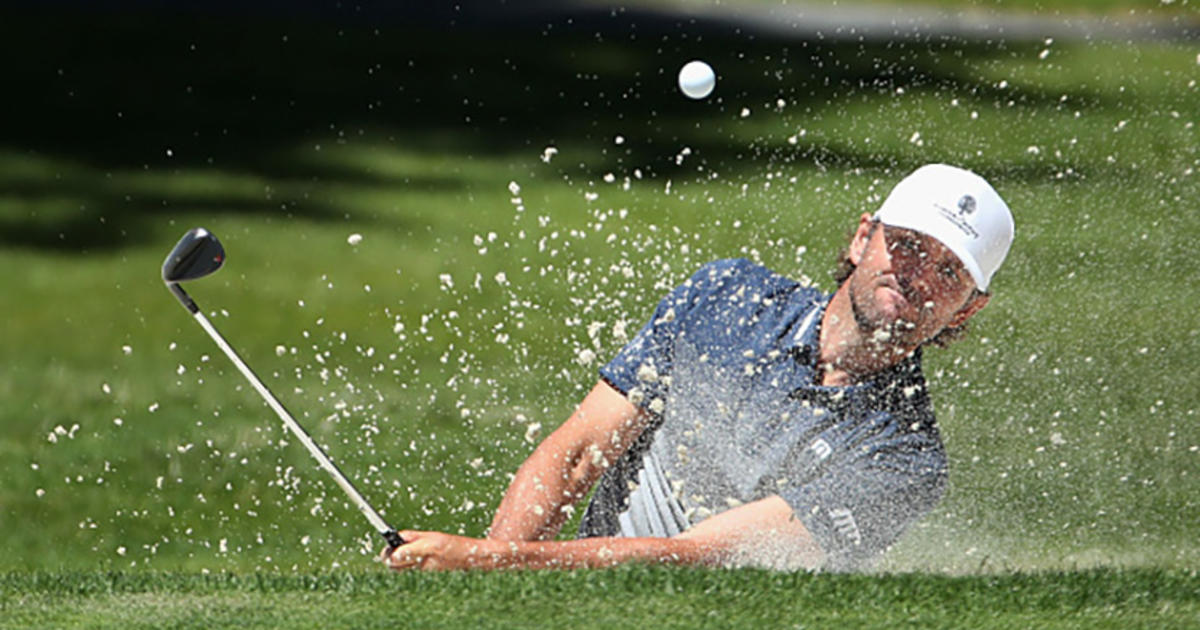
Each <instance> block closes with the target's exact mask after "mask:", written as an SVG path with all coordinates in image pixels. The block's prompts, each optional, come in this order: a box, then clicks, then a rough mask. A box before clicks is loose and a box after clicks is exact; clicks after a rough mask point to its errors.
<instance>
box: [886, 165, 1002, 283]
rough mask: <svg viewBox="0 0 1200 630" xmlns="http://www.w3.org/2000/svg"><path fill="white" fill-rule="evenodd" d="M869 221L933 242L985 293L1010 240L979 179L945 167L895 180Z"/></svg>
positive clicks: (998, 202) (998, 205)
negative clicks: (943, 246)
mask: <svg viewBox="0 0 1200 630" xmlns="http://www.w3.org/2000/svg"><path fill="white" fill-rule="evenodd" d="M875 218H876V219H879V220H880V221H882V222H883V223H884V224H885V225H891V226H894V227H900V228H907V229H910V230H915V231H917V232H921V233H923V234H928V235H929V236H932V237H933V238H936V239H937V240H938V241H940V242H941V243H942V244H943V245H945V246H946V247H947V248H948V249H949V250H950V251H952V252H954V254H955V255H956V256H958V259H959V260H961V261H962V264H963V266H964V267H966V268H967V271H968V272H970V274H971V277H972V278H974V279H975V284H976V285H977V286H978V287H979V290H980V291H987V288H988V283H989V282H991V280H992V274H994V273H996V269H999V268H1000V263H1002V262H1004V257H1005V256H1006V255H1008V248H1009V246H1010V245H1012V240H1013V218H1012V212H1010V211H1009V209H1008V205H1007V204H1005V203H1004V200H1003V199H1001V198H1000V195H999V194H998V193H997V192H996V190H995V189H993V188H992V186H991V185H990V184H988V183H987V181H986V180H984V179H983V178H982V177H980V176H978V175H976V174H975V173H972V172H970V171H967V170H963V169H961V168H957V167H954V166H947V165H945V164H927V165H925V166H922V167H921V168H919V169H917V170H915V171H913V173H912V174H911V175H909V176H908V177H905V178H904V179H902V180H900V183H899V184H896V187H895V188H893V189H892V192H891V194H889V195H888V197H887V199H884V200H883V205H881V206H880V207H879V210H878V211H877V212H876V213H875Z"/></svg>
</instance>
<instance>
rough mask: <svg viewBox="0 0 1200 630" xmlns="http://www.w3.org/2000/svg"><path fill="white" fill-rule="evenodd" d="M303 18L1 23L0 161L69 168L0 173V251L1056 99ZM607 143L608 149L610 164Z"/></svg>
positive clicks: (450, 23)
mask: <svg viewBox="0 0 1200 630" xmlns="http://www.w3.org/2000/svg"><path fill="white" fill-rule="evenodd" d="M67 6H70V4H69V3H68V5H67ZM316 6H317V5H315V4H312V3H310V4H308V5H304V6H301V7H300V8H296V7H288V8H284V7H283V6H282V5H280V6H275V5H273V4H271V3H266V4H265V5H262V6H259V7H257V8H254V9H234V8H231V7H223V8H219V9H212V8H209V9H197V8H192V9H180V8H173V9H172V8H161V7H151V6H149V5H134V6H131V7H121V6H119V3H118V4H117V5H114V6H108V7H106V8H103V9H85V8H80V7H73V6H70V8H66V9H64V8H62V6H61V5H60V7H59V8H58V9H57V10H45V9H36V8H24V9H10V10H8V11H7V15H6V16H4V19H3V20H0V24H2V25H0V41H3V42H4V44H3V45H4V46H5V47H6V48H7V51H6V53H7V54H6V58H8V59H10V60H18V59H19V60H20V61H19V63H11V64H10V66H9V70H8V72H7V75H8V76H7V78H8V81H7V86H8V89H7V92H8V94H9V95H10V96H9V98H7V99H5V100H6V103H5V110H6V113H5V115H3V116H0V150H5V151H8V152H9V154H10V155H13V156H17V159H20V157H21V156H25V157H29V158H30V159H33V158H37V159H42V160H47V159H49V160H51V161H54V160H63V161H66V162H69V163H71V164H80V165H85V167H86V170H87V172H88V173H89V174H88V175H87V176H85V177H75V178H71V177H63V176H62V175H61V174H58V173H51V172H49V171H47V172H44V173H42V174H41V175H40V176H37V177H32V176H28V175H22V174H19V172H18V174H13V172H10V173H9V174H7V175H6V174H4V173H0V200H5V199H6V200H7V202H6V205H0V244H4V245H8V246H21V247H35V248H51V249H57V250H61V251H64V252H77V251H80V250H87V249H97V248H110V247H111V248H117V247H122V246H127V245H131V244H136V243H138V242H140V241H142V240H143V239H145V238H148V236H149V235H150V234H152V233H153V232H154V222H155V221H156V220H161V219H162V217H163V216H164V213H179V212H195V211H218V210H220V211H224V212H233V213H263V214H271V213H278V214H280V215H281V216H289V217H291V216H302V217H305V218H307V219H310V220H316V221H332V220H341V219H343V218H344V217H345V216H346V212H345V210H344V209H342V208H338V207H335V204H334V203H333V202H332V201H330V200H328V199H327V198H323V197H322V196H321V195H313V196H311V197H310V196H309V195H307V194H301V193H296V192H294V191H293V192H290V193H289V192H284V193H281V197H282V198H271V195H270V194H260V193H255V192H253V191H251V192H249V193H246V192H242V193H237V194H235V193H234V192H233V191H232V190H228V191H226V190H223V186H222V185H221V184H220V177H221V176H224V175H226V174H237V175H252V176H253V177H255V178H259V179H261V180H263V181H267V182H271V181H282V182H295V183H297V184H298V185H301V187H303V186H307V187H309V188H319V187H321V186H325V185H328V184H331V183H336V184H339V185H346V186H362V187H396V188H403V189H404V190H409V191H425V192H435V193H436V192H448V191H449V192H453V191H458V190H463V189H466V188H468V187H469V186H470V184H471V180H470V178H469V177H468V176H467V175H463V174H456V173H422V172H419V170H420V169H419V168H417V167H414V168H413V169H411V170H412V172H404V171H402V170H401V171H395V170H380V169H372V168H359V167H358V166H357V165H348V164H339V163H337V162H336V161H331V160H327V159H314V156H316V155H317V154H318V153H319V151H320V148H319V145H321V144H322V143H327V144H355V143H372V144H384V145H387V146H391V147H395V148H396V149H397V150H398V151H403V152H406V153H410V154H411V153H415V154H417V155H431V156H432V155H437V156H443V157H444V156H447V155H449V156H456V155H457V156H463V157H464V158H465V157H468V156H477V157H494V158H497V159H503V157H504V156H506V155H512V154H514V153H518V152H520V153H522V154H524V155H528V156H530V157H532V156H535V155H536V154H537V153H539V152H540V151H541V150H542V148H543V147H545V146H547V145H560V146H568V145H569V146H581V147H588V148H589V149H588V150H590V151H592V152H600V153H601V155H599V156H597V157H595V159H589V161H588V163H587V165H586V166H583V165H580V167H581V168H585V169H588V170H590V171H593V172H595V173H599V172H603V170H604V169H613V168H622V167H624V168H626V169H627V168H632V167H634V166H637V167H639V168H642V169H643V170H646V171H648V172H649V174H651V175H653V174H666V175H669V174H671V173H673V172H677V171H679V170H681V169H682V168H685V167H680V166H678V165H677V164H675V163H674V161H673V157H674V155H675V154H676V153H677V152H678V151H679V149H680V147H681V146H684V145H686V146H688V147H690V148H691V149H692V150H693V152H694V153H695V154H696V155H697V156H701V157H700V160H701V162H702V163H704V164H706V165H707V166H709V167H711V168H722V169H725V170H734V169H738V168H746V167H752V166H753V165H754V164H755V162H756V161H757V162H759V163H760V164H761V163H762V162H764V161H765V160H766V158H765V157H764V156H763V155H762V154H761V153H756V152H755V151H753V150H748V149H747V147H746V146H745V144H744V143H743V142H742V141H740V140H739V141H732V142H731V141H730V137H731V136H730V133H731V132H729V131H728V130H727V129H726V127H727V126H728V125H729V124H730V121H731V120H734V119H735V118H736V115H737V111H736V109H740V107H741V105H740V104H741V103H746V102H752V103H773V102H775V101H776V99H785V100H786V101H787V102H788V107H789V108H793V109H797V110H798V111H806V110H805V108H806V107H813V108H816V107H820V106H823V105H825V104H827V103H829V102H833V101H835V100H838V99H850V98H856V97H865V96H871V95H880V94H886V93H889V92H891V91H894V90H895V89H896V87H898V86H905V87H906V88H910V89H911V88H914V87H915V88H918V89H921V88H924V89H952V90H954V91H955V92H958V93H970V94H973V95H975V96H976V97H980V98H988V97H989V95H991V97H992V98H994V99H996V100H997V101H999V100H1011V99H1014V98H1015V99H1017V100H1018V101H1019V102H1021V103H1023V104H1025V105H1030V106H1046V107H1050V106H1052V105H1053V104H1054V103H1056V102H1057V101H1058V99H1059V98H1060V97H1061V96H1062V93H1061V91H1057V92H1055V93H1053V94H1050V93H1038V92H1036V91H1014V90H1013V89H1012V88H1009V89H1007V90H1005V91H1004V92H1003V94H1001V93H1000V92H999V88H997V87H995V86H992V85H990V84H986V83H981V82H979V79H978V76H977V75H978V73H974V74H975V76H969V73H968V72H967V71H966V70H964V69H965V68H968V67H969V64H970V63H974V62H982V60H985V59H987V58H991V57H1003V56H1006V55H1008V54H1009V52H1008V51H1006V50H1005V47H1004V45H1002V44H984V43H972V42H962V41H946V40H937V41H899V42H897V41H846V40H825V39H815V40H797V39H790V40H786V41H784V40H780V39H774V38H771V37H765V36H761V35H755V34H752V33H747V32H743V31H742V30H740V29H738V28H735V27H733V26H730V25H727V24H722V23H716V22H704V21H700V20H697V19H692V18H680V17H675V16H671V15H668V14H661V13H646V12H642V13H638V12H635V11H626V10H616V11H609V10H603V11H600V10H594V9H583V8H573V9H563V8H555V7H552V6H550V5H547V6H546V7H541V6H539V5H528V4H527V5H523V7H522V8H521V10H519V11H518V10H516V9H512V8H511V7H508V6H507V5H502V4H496V5H495V6H492V3H487V2H475V3H467V5H465V6H466V8H458V9H455V8H434V9H428V8H424V7H423V6H421V5H420V3H402V4H399V5H397V6H393V7H390V8H386V9H385V8H380V7H373V6H369V5H367V8H363V5H356V6H355V7H354V8H344V9H334V8H331V9H329V10H321V9H318V8H314V7H316ZM439 6H440V5H439ZM455 6H462V5H455ZM697 57H702V58H704V59H706V60H708V61H709V62H710V63H712V64H713V65H714V67H716V68H718V69H719V72H720V90H719V92H718V94H717V95H715V96H714V97H713V98H710V99H708V100H705V101H690V100H688V99H685V98H682V97H680V96H679V94H678V93H677V91H676V89H675V85H674V75H675V72H676V71H677V69H678V68H679V67H680V66H681V65H682V64H683V63H684V62H686V61H688V60H690V59H693V58H697ZM947 60H952V61H953V63H946V61H947ZM1081 97H1082V98H1084V99H1093V100H1094V99H1095V97H1094V96H1090V95H1081ZM735 103H737V104H738V105H736V106H735V105H734V104H735ZM701 123H703V124H701ZM616 135H623V136H624V137H626V138H628V141H627V142H625V143H624V144H622V145H620V146H619V147H617V146H614V144H613V138H614V137H615V136H616ZM597 147H601V148H603V150H602V151H600V150H598V149H597ZM798 149H799V150H800V152H801V155H802V156H803V157H805V158H813V159H819V160H820V161H821V162H822V163H823V164H826V165H838V164H853V165H854V166H858V167H863V168H879V169H894V168H908V167H911V166H915V164H907V163H906V160H907V159H911V158H906V157H903V156H898V155H895V154H888V153H887V152H868V151H866V150H865V149H864V150H862V151H854V150H848V149H846V150H833V149H830V148H828V147H823V146H818V145H815V144H814V145H809V146H805V145H803V144H801V145H800V146H799V147H798ZM972 166H973V167H974V168H976V169H977V170H981V171H983V172H985V174H986V171H988V169H989V167H988V165H987V164H986V163H981V164H977V165H972ZM689 167H690V168H694V165H689ZM50 170H53V169H52V168H51V169H50ZM18 171H19V170H18ZM115 172H118V173H142V174H145V175H146V176H147V177H160V178H163V179H164V180H165V179H169V178H172V177H180V176H184V175H189V176H197V177H205V176H214V177H216V179H217V180H218V183H216V184H215V185H212V186H210V188H212V190H207V191H206V192H204V193H203V194H201V195H190V194H189V193H188V192H186V191H184V192H181V191H179V190H176V189H175V188H172V187H165V186H164V187H163V189H162V190H161V191H159V190H155V189H154V187H153V186H150V189H151V190H149V191H142V192H140V193H130V192H128V191H127V190H125V189H123V188H122V187H121V186H120V185H113V184H111V183H109V182H107V181H106V180H107V179H108V178H110V177H111V175H112V174H113V173H115ZM1005 173H1006V176H1008V177H1010V178H1012V177H1017V178H1020V177H1021V174H1020V173H1015V174H1014V173H1013V172H1012V170H1011V169H1009V168H1007V167H1006V168H1005ZM1043 174H1044V173H1043V172H1041V171H1038V172H1036V173H1035V172H1030V173H1029V174H1028V177H1030V178H1032V177H1038V176H1041V175H1043ZM258 185H259V188H263V187H265V186H266V185H265V184H258ZM250 187H251V188H252V187H253V186H252V185H251V186H250ZM59 198H61V204H59V205H60V206H61V207H60V208H59V210H57V211H53V212H47V211H46V210H45V208H44V206H45V202H46V200H47V199H59ZM13 200H16V201H15V202H14V201H13ZM23 204H24V205H23ZM51 205H53V204H51ZM26 206H28V208H29V209H27V208H26Z"/></svg>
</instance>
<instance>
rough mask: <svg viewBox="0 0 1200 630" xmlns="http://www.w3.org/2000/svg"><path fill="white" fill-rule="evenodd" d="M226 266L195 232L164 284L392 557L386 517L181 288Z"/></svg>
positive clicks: (175, 253) (168, 263)
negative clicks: (347, 498)
mask: <svg viewBox="0 0 1200 630" xmlns="http://www.w3.org/2000/svg"><path fill="white" fill-rule="evenodd" d="M224 262H225V248H224V247H222V246H221V242H220V241H218V240H217V237H216V236H215V235H214V234H213V233H212V232H209V231H208V230H206V229H204V228H201V227H197V228H192V229H190V230H188V232H187V234H184V235H183V238H181V239H179V243H178V244H177V245H175V249H173V250H171V253H170V254H168V255H167V259H166V260H164V261H163V266H162V278H163V282H165V283H166V284H167V288H168V289H170V290H171V293H173V294H174V295H175V297H176V298H178V299H179V303H180V304H183V307H184V308H186V309H187V310H188V312H189V313H191V314H192V317H194V318H196V321H197V322H199V323H200V327H201V328H203V329H204V332H207V333H208V336H209V337H212V340H213V341H215V342H216V344H217V346H218V347H220V348H221V351H223V352H224V353H225V356H227V357H229V360H230V361H233V364H234V365H235V366H237V369H238V371H240V372H241V373H242V376H245V377H246V380H248V381H250V384H251V385H253V386H254V389H256V390H258V393H259V394H260V395H262V397H263V399H264V400H266V401H267V404H268V405H269V406H270V407H271V409H274V410H275V413H276V414H278V415H279V418H280V419H281V420H283V423H284V424H285V425H286V426H287V428H288V429H291V431H292V433H294V434H295V435H296V437H297V438H299V440H300V442H301V443H302V444H304V447H305V448H307V449H308V452H309V453H310V454H312V456H313V457H315V458H316V460H317V462H318V463H319V464H321V468H324V469H325V472H327V473H329V474H330V476H332V477H333V480H334V481H336V482H337V484H338V486H340V487H341V488H342V490H344V491H345V492H346V494H347V495H348V496H349V497H350V500H351V501H352V502H353V503H354V505H356V506H358V509H359V511H360V512H362V513H363V516H366V517H367V520H368V521H370V522H371V526H372V527H374V528H375V529H376V530H377V531H378V532H379V534H380V535H381V536H383V538H384V540H386V541H387V543H388V553H389V554H390V553H391V550H392V549H395V548H396V547H399V546H400V545H403V544H404V539H403V538H401V537H400V535H399V534H397V533H396V530H395V529H394V528H392V527H391V526H389V525H388V524H387V522H386V521H384V520H383V517H382V516H380V515H379V512H376V511H375V508H373V507H371V504H369V503H367V500H366V499H364V498H363V496H362V495H361V494H359V492H358V490H357V489H355V487H354V485H353V484H351V483H350V480H349V479H347V478H346V476H345V475H344V474H342V471H341V470H339V469H338V467H337V465H335V464H334V463H333V461H332V460H330V459H329V456H328V455H326V454H325V451H323V450H321V447H320V446H317V443H316V442H314V441H313V439H312V436H310V435H309V434H308V432H307V431H305V430H304V428H303V427H301V426H300V425H299V424H298V423H297V422H296V420H295V419H294V418H292V415H291V414H290V413H288V411H287V409H285V408H284V406H283V404H282V403H280V402H279V399H277V398H275V395H274V394H272V393H271V390H269V389H267V386H266V385H264V384H263V382H262V381H261V380H259V378H258V376H256V375H255V374H254V371H253V370H251V369H250V366H248V365H246V362H245V361H243V360H242V358H241V357H240V356H238V353H237V352H236V351H234V349H233V347H232V346H230V345H229V343H228V342H227V341H225V338H224V337H222V336H221V333H219V332H217V329H216V328H215V327H213V325H212V323H210V322H209V321H208V318H207V317H205V316H204V313H203V312H201V311H200V307H199V306H196V302H195V301H193V300H192V298H191V296H189V295H188V294H187V292H185V291H184V290H183V287H181V286H179V283H180V282H183V281H184V280H195V279H197V278H203V277H204V276H207V275H209V274H211V273H213V272H215V271H216V270H218V269H220V268H221V265H222V264H223V263H224Z"/></svg>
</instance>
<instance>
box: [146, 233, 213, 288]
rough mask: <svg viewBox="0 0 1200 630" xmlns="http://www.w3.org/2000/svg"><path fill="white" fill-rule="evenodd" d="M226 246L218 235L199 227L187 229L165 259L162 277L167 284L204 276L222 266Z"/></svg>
mask: <svg viewBox="0 0 1200 630" xmlns="http://www.w3.org/2000/svg"><path fill="white" fill-rule="evenodd" d="M224 262H225V248H224V247H222V246H221V241H218V240H217V237H216V235H214V234H213V233H212V232H209V231H208V230H206V229H204V228H202V227H197V228H192V229H190V230H188V231H187V234H184V235H183V238H181V239H179V243H178V244H176V245H175V249H172V250H171V253H170V254H167V259H166V260H164V261H163V266H162V278H163V282H166V283H167V284H171V283H175V282H183V281H184V280H195V279H196V278H203V277H204V276H207V275H208V274H210V273H213V272H214V271H216V270H218V269H220V268H221V264H222V263H224Z"/></svg>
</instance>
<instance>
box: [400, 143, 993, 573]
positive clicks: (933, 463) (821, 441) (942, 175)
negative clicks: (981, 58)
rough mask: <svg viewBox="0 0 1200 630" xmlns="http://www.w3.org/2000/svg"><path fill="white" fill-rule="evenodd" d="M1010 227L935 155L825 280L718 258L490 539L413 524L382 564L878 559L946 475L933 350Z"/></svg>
mask: <svg viewBox="0 0 1200 630" xmlns="http://www.w3.org/2000/svg"><path fill="white" fill-rule="evenodd" d="M1012 238H1013V220H1012V215H1011V213H1010V212H1009V209H1008V206H1007V205H1006V204H1005V203H1004V201H1003V200H1002V199H1001V198H1000V196H999V195H998V194H997V193H996V191H995V190H993V188H992V187H991V186H990V185H989V184H988V183H987V182H986V181H984V180H983V179H982V178H980V177H979V176H977V175H975V174H973V173H970V172H968V171H965V170H962V169H959V168H955V167H952V166H946V165H941V164H931V165H927V166H924V167H921V168H920V169H918V170H917V171H915V172H914V173H912V174H911V175H909V176H908V177H906V178H905V179H903V180H902V181H901V182H900V183H899V184H898V185H897V186H896V187H895V188H894V189H893V190H892V192H891V193H890V194H889V196H888V197H887V199H886V200H884V202H883V204H882V206H881V207H880V208H879V209H878V211H877V212H875V214H874V215H871V214H863V215H862V216H861V217H860V218H859V220H858V224H857V227H856V229H855V231H854V233H853V236H852V237H851V240H850V243H849V245H848V246H847V248H846V251H845V253H844V255H843V261H842V268H841V269H840V271H839V273H838V274H837V280H838V283H839V286H838V288H837V290H836V291H835V292H834V293H833V294H832V295H827V294H823V293H822V292H820V291H819V290H817V289H814V288H811V287H806V286H803V285H801V284H800V283H798V282H795V281H793V280H789V279H787V278H785V277H783V276H780V275H778V274H776V273H774V272H772V271H770V270H768V269H765V268H763V267H761V266H758V265H755V264H753V263H751V262H749V261H746V260H722V261H717V262H713V263H709V264H707V265H705V266H704V267H702V268H701V269H700V270H699V271H697V272H696V273H695V274H694V275H693V276H692V277H691V278H690V279H688V280H687V281H686V282H684V283H683V284H682V285H680V286H679V287H678V288H676V289H675V290H674V291H672V292H671V293H670V294H669V295H667V296H666V297H665V298H664V299H663V300H662V302H660V303H659V305H658V307H657V309H656V310H655V312H654V314H653V315H652V316H651V317H650V320H649V321H648V322H647V323H646V324H645V326H644V327H643V328H642V329H641V331H640V332H639V333H638V334H637V336H636V338H634V339H633V340H632V341H631V342H630V343H629V344H628V345H626V346H625V347H624V348H623V349H622V350H621V351H620V352H619V353H618V354H617V356H616V357H615V358H613V359H612V361H611V362H609V363H608V364H607V365H605V366H604V367H603V368H601V370H600V381H599V383H597V384H596V386H595V387H594V388H593V389H592V391H591V392H590V393H589V394H588V395H587V397H586V398H585V399H584V400H583V402H582V404H580V406H579V407H578V409H576V410H575V412H574V413H573V414H572V415H571V417H570V418H569V419H568V420H567V421H566V423H564V424H563V425H562V426H561V427H559V428H558V429H557V430H556V431H554V432H553V434H551V435H550V436H549V437H548V438H546V440H545V441H544V442H542V443H541V444H540V445H539V446H538V447H537V449H536V450H535V451H534V452H533V454H532V455H530V457H529V459H528V460H526V461H525V463H524V464H522V466H521V467H520V469H519V470H518V471H517V474H516V477H515V478H514V479H513V482H512V484H511V486H510V487H509V489H508V491H507V493H506V494H505V496H504V499H503V501H502V502H501V504H500V507H499V508H498V510H497V512H496V515H495V519H494V520H493V522H492V526H491V528H490V530H489V532H488V536H487V538H486V539H473V538H464V537H460V536H452V535H448V534H443V533H437V532H423V531H403V532H400V533H401V535H402V536H403V537H404V539H405V540H406V541H408V542H407V544H405V545H403V546H401V547H399V548H397V549H395V550H394V551H392V553H390V554H389V555H387V556H386V558H385V561H386V562H387V563H388V565H389V566H390V567H391V568H394V569H397V570H405V569H426V570H439V569H497V568H507V567H525V568H577V567H605V566H611V565H616V564H621V563H627V562H652V563H670V564H685V565H708V566H747V565H750V566H763V567H772V568H779V569H788V570H791V569H797V568H808V569H825V570H835V571H849V570H861V569H863V568H867V567H869V566H870V564H871V563H872V562H873V561H874V560H876V559H877V558H878V557H879V556H880V555H881V554H882V553H883V552H884V551H885V550H886V549H887V548H888V547H889V546H890V545H892V544H893V543H894V542H895V541H896V540H897V539H898V538H899V537H900V535H901V534H902V533H903V532H904V531H905V529H906V528H907V527H908V526H909V525H911V524H912V523H913V522H914V521H916V520H917V519H919V518H921V517H922V516H923V515H925V514H926V513H928V512H929V510H930V509H932V508H933V506H934V505H935V504H936V503H937V502H938V499H939V498H940V497H941V495H942V493H943V491H944V489H945V485H946V468H947V466H946V454H945V450H944V448H943V446H942V441H941V438H940V437H939V434H938V428H937V424H936V422H935V421H934V414H933V409H932V406H931V404H930V400H929V395H928V393H927V391H926V385H925V379H924V377H923V376H922V373H921V352H922V349H923V348H924V347H925V346H928V345H944V343H946V342H947V341H948V340H950V339H953V338H955V337H957V336H959V335H960V334H961V333H962V331H963V326H964V324H966V322H967V320H968V319H970V318H971V316H972V315H974V314H975V313H977V312H979V310H980V309H981V308H983V307H984V305H985V304H987V302H988V298H989V294H988V292H987V290H988V285H989V283H990V282H991V280H992V275H993V274H994V273H995V272H996V270H997V268H998V267H999V266H1000V264H1001V262H1002V261H1003V260H1004V257H1005V255H1006V254H1007V253H1008V249H1009V245H1010V244H1011V242H1012ZM597 484H598V485H597ZM593 486H595V491H594V493H593V494H592V498H591V501H590V503H589V504H588V506H587V509H586V512H585V513H584V514H583V516H582V521H581V526H580V531H579V536H578V538H577V539H575V540H564V541H558V540H554V539H555V537H556V536H557V535H558V533H559V529H560V528H561V527H562V525H563V523H564V522H565V521H566V520H567V519H568V518H569V517H570V515H571V513H572V511H573V509H574V506H575V504H576V503H578V502H580V501H582V500H583V499H584V498H585V497H586V496H587V495H588V493H589V492H590V491H592V489H593Z"/></svg>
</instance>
